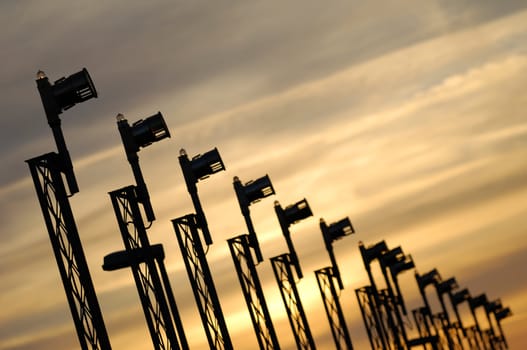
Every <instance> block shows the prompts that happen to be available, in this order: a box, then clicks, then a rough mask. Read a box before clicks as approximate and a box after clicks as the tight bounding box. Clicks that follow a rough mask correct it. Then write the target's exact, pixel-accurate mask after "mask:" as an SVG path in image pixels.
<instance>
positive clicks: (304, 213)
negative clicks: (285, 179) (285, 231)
mask: <svg viewBox="0 0 527 350" xmlns="http://www.w3.org/2000/svg"><path fill="white" fill-rule="evenodd" d="M275 207H276V206H275ZM282 213H283V218H284V221H285V223H286V224H287V226H291V225H293V224H296V223H297V222H299V221H301V220H304V219H306V218H308V217H310V216H313V212H312V211H311V208H310V207H309V204H308V203H307V200H306V199H305V198H304V199H302V200H301V201H298V202H296V203H295V204H291V205H288V206H287V207H286V208H285V209H283V210H282Z"/></svg>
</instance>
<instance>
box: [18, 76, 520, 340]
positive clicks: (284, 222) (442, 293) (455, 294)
mask: <svg viewBox="0 0 527 350" xmlns="http://www.w3.org/2000/svg"><path fill="white" fill-rule="evenodd" d="M36 82H37V87H38V91H39V93H40V96H41V100H42V103H43V106H44V110H45V113H46V117H47V121H48V124H49V126H50V127H51V129H52V132H53V136H54V139H55V143H56V146H57V150H58V151H57V152H51V153H47V154H44V155H41V156H39V157H35V158H32V159H29V160H27V161H26V162H27V163H28V165H29V168H30V172H31V175H32V178H33V182H34V185H35V189H36V192H37V197H38V200H39V203H40V206H41V210H42V213H43V216H44V221H45V224H46V228H47V230H48V234H49V237H50V241H51V245H52V248H53V252H54V254H55V259H56V261H57V265H58V269H59V273H60V275H61V278H62V282H63V285H64V289H65V292H66V297H67V300H68V303H69V307H70V311H71V314H72V317H73V321H74V324H75V329H76V331H77V336H78V339H79V343H80V348H81V349H83V350H88V349H100V350H110V349H111V345H110V341H109V337H108V334H107V332H106V328H105V325H104V321H103V318H102V312H101V310H100V307H99V304H98V301H97V297H96V293H95V289H94V286H93V282H92V280H91V277H90V273H89V270H88V265H87V262H86V258H85V256H84V252H83V248H82V245H81V242H80V238H79V234H78V232H77V228H76V224H75V220H74V217H73V213H72V210H71V207H70V204H69V197H70V196H73V195H74V194H75V193H77V192H79V188H78V184H77V181H76V178H75V174H74V170H73V164H72V161H71V157H70V155H69V152H68V150H67V147H66V142H65V140H64V136H63V133H62V129H61V120H60V118H59V115H60V114H61V113H63V112H64V111H66V110H69V109H70V108H72V107H73V106H75V105H76V104H79V103H82V102H84V101H87V100H90V99H92V98H95V97H97V91H96V89H95V86H94V84H93V81H92V79H91V77H90V75H89V74H88V71H87V70H86V69H85V68H84V69H82V70H81V71H79V72H77V73H75V74H72V75H70V76H68V77H63V78H61V79H59V80H57V81H55V82H54V83H53V84H51V83H50V82H49V80H48V78H47V76H46V75H45V73H44V72H42V71H39V72H38V73H37V81H36ZM117 128H118V131H119V134H120V137H121V141H122V143H123V147H124V150H125V153H126V158H127V160H128V162H129V163H130V166H131V168H132V173H133V176H134V179H135V182H136V184H135V185H130V186H125V187H122V188H119V189H117V190H114V191H111V192H109V195H110V200H111V203H112V206H113V210H114V213H115V216H116V220H117V224H118V227H119V231H120V234H121V238H122V240H123V244H124V248H125V249H124V250H119V251H115V252H112V253H110V254H107V255H106V256H105V257H104V261H103V265H102V268H103V270H104V271H115V270H119V269H124V268H130V270H131V272H132V276H133V278H134V281H135V284H136V287H137V292H138V295H139V300H140V303H141V306H142V308H143V313H144V316H145V320H146V323H147V326H148V330H149V332H150V336H151V339H152V343H153V347H154V349H156V350H165V349H167V350H168V349H182V350H185V349H189V344H188V341H187V338H186V335H185V331H184V327H183V321H182V319H181V317H180V315H179V311H178V307H177V304H176V300H175V297H174V293H173V290H172V287H171V282H170V278H169V275H168V272H167V270H166V267H165V250H164V248H163V245H161V244H151V243H150V239H149V237H148V234H147V229H148V228H150V226H151V225H152V223H153V221H155V220H156V217H155V213H154V209H153V207H152V204H151V201H150V194H149V192H148V188H147V186H146V182H145V180H144V178H143V174H142V171H141V168H140V166H139V156H138V153H139V151H140V150H141V149H143V148H146V147H148V146H149V145H151V144H153V143H156V142H158V141H161V140H163V139H165V138H170V137H171V134H170V131H169V129H168V127H167V124H166V122H165V120H164V118H163V115H162V114H161V112H158V113H156V114H154V115H151V116H149V117H146V118H144V119H139V120H138V121H136V122H134V123H132V124H129V123H128V120H127V119H126V118H125V117H124V116H123V115H122V114H118V115H117ZM178 160H179V164H180V166H181V170H182V173H183V177H184V180H185V184H186V187H187V190H188V192H189V195H190V197H191V200H192V204H193V207H194V213H191V214H188V215H184V216H181V217H179V218H176V219H173V220H172V224H173V227H174V231H175V234H176V237H177V241H178V244H179V247H180V250H181V255H182V258H183V261H184V264H185V268H186V270H187V274H188V277H189V282H190V285H191V288H192V292H193V294H194V298H195V301H196V305H197V308H198V311H199V314H200V318H201V321H202V325H203V328H204V331H205V335H206V337H207V341H208V344H209V347H210V349H215V350H232V349H233V344H232V341H231V339H230V335H229V332H228V329H227V324H226V321H225V317H224V315H223V311H222V309H221V305H220V300H219V296H218V293H217V291H216V287H215V285H214V281H213V277H212V271H211V269H210V267H209V264H208V262H207V259H206V254H207V252H208V249H209V248H210V246H211V245H212V244H213V239H212V235H211V232H210V229H209V227H208V223H207V219H206V216H205V213H204V210H203V207H202V205H201V201H200V198H199V196H198V188H197V183H198V182H200V181H203V180H204V179H206V178H208V177H210V176H211V175H213V174H216V173H218V172H220V171H223V170H225V165H224V163H223V160H222V158H221V156H220V153H219V151H218V149H217V148H214V149H212V150H209V151H207V152H205V153H202V154H198V155H196V156H194V157H192V158H189V157H188V155H187V152H186V151H185V150H184V149H181V150H180V152H179V158H178ZM64 179H65V180H66V183H65V182H64ZM66 185H67V186H66ZM233 187H234V192H235V195H236V198H237V200H238V204H239V207H240V210H241V213H242V215H243V217H244V220H245V224H246V226H247V233H246V234H241V235H238V236H235V237H232V238H230V239H228V240H227V244H228V246H229V250H230V253H231V256H232V259H233V262H234V267H235V270H236V273H237V276H238V280H239V283H240V286H241V290H242V293H243V296H244V299H245V302H246V305H247V309H248V312H249V315H250V318H251V321H252V324H253V328H254V332H255V334H256V338H257V341H258V345H259V348H260V349H265V350H271V349H279V348H280V345H279V342H278V337H277V334H276V332H275V329H274V326H273V323H272V319H271V314H270V312H269V309H268V307H267V302H266V300H265V296H264V293H263V288H262V284H261V282H260V279H259V276H258V272H257V265H259V264H260V263H261V262H262V261H263V254H262V250H261V247H260V243H259V241H258V237H257V234H256V232H255V228H254V225H253V222H252V219H251V216H250V206H251V205H252V204H254V203H256V202H258V201H260V200H262V199H264V198H266V197H268V196H271V195H274V194H275V190H274V188H273V185H272V183H271V180H270V178H269V176H268V175H265V176H262V177H260V178H257V179H256V180H254V181H248V182H246V183H242V181H241V180H240V179H239V178H238V177H234V179H233ZM141 206H142V208H143V212H142V211H141V210H140V208H141ZM274 210H275V213H276V216H277V219H278V222H279V225H280V229H281V231H282V234H283V236H284V239H285V241H286V244H287V249H288V252H286V253H284V254H280V255H278V256H275V257H272V258H271V259H270V262H271V266H272V269H273V272H274V275H275V278H276V281H277V284H278V287H279V289H280V294H281V297H282V301H283V303H284V306H285V308H286V312H287V316H288V319H289V323H290V326H291V329H292V331H293V335H294V338H295V342H296V346H297V348H298V349H299V350H304V349H315V348H316V346H315V341H314V338H313V335H312V334H311V330H310V327H309V324H308V321H307V316H306V313H305V310H304V307H303V305H302V302H301V300H300V293H299V291H298V287H297V280H301V279H302V278H303V272H302V268H301V265H300V259H299V256H298V255H297V252H296V250H295V247H294V244H293V240H292V237H291V232H290V227H291V226H292V225H294V224H296V223H298V222H300V221H302V220H304V219H307V218H309V217H311V216H312V215H313V213H312V211H311V208H310V207H309V204H308V202H307V200H306V199H302V200H300V201H298V202H296V203H293V204H291V205H289V206H286V207H285V208H283V207H282V206H281V205H280V203H279V202H278V201H275V203H274ZM143 214H144V215H143ZM144 218H146V221H145V219H144ZM145 222H147V224H145ZM319 228H320V231H321V233H322V237H323V241H324V246H325V249H326V251H327V253H328V256H329V260H330V263H331V264H330V266H326V267H323V268H321V269H318V270H316V271H314V273H315V277H316V279H317V284H318V287H319V290H320V293H321V296H322V301H323V304H324V308H325V311H326V315H327V318H328V321H329V325H330V329H331V332H332V335H333V339H334V342H335V346H336V348H337V349H338V350H343V349H347V350H351V349H353V346H352V342H351V337H350V335H349V331H348V328H347V326H346V322H345V317H344V312H343V310H342V307H341V304H340V299H339V298H340V295H339V292H340V291H342V290H343V289H344V283H343V278H342V276H341V273H340V271H339V267H338V264H337V259H336V257H335V253H334V251H333V244H334V243H335V242H336V241H338V240H340V239H342V238H344V237H347V236H350V235H351V234H353V233H355V229H354V227H353V225H352V223H351V221H350V219H349V218H348V217H345V218H343V219H341V220H339V221H336V222H333V223H331V224H326V222H325V220H324V219H322V218H321V219H320V222H319ZM202 239H203V241H204V243H205V245H206V249H204V246H203V243H202ZM359 251H360V254H361V258H362V261H363V263H364V268H365V270H366V273H367V275H368V279H369V285H366V286H363V287H361V288H358V289H356V290H355V294H356V297H357V299H358V302H359V307H360V312H361V315H362V318H363V321H364V325H365V327H366V332H367V334H368V338H369V340H370V345H371V348H372V349H373V350H399V349H410V348H413V347H418V348H424V349H432V350H444V349H449V350H459V349H461V350H463V349H479V350H495V349H499V350H501V349H507V348H508V345H507V342H506V339H505V335H504V332H503V329H502V325H501V322H502V321H503V320H504V319H505V318H508V317H510V316H511V315H512V312H511V310H510V308H508V307H504V306H503V305H502V302H501V300H500V299H495V300H492V301H491V300H489V299H488V298H487V295H486V294H479V295H477V296H472V295H471V293H470V292H469V291H468V289H466V288H465V289H460V288H459V285H458V282H457V280H456V278H455V277H451V278H448V279H442V278H441V275H440V274H439V272H438V271H437V269H432V270H431V271H429V272H427V273H424V274H419V273H418V272H417V271H415V269H416V266H415V263H414V260H413V258H412V256H411V255H407V254H405V253H404V252H403V249H402V248H401V247H400V246H398V247H396V248H393V249H390V248H389V247H388V245H387V244H386V242H385V241H384V240H383V241H380V242H377V243H375V244H373V245H370V246H365V245H364V244H363V243H362V242H360V243H359ZM374 262H377V263H378V265H379V267H380V272H381V274H382V279H383V281H382V282H381V283H382V286H383V287H382V288H379V285H378V283H377V282H378V281H376V280H375V278H374V274H373V272H372V264H373V263H374ZM293 267H294V269H293ZM293 270H294V271H295V272H296V277H295V276H294V273H293ZM412 270H413V271H414V273H415V282H416V287H417V288H418V290H419V293H420V297H421V299H422V301H423V305H422V306H420V307H418V308H416V309H413V310H410V312H408V311H407V308H406V303H405V299H404V295H403V293H402V289H401V286H400V282H399V277H400V275H401V274H403V273H405V272H409V271H412ZM430 290H432V294H433V295H432V296H431V295H430ZM430 297H433V298H437V300H438V302H439V306H440V310H434V309H433V308H432V303H430V300H429V298H430ZM463 304H464V306H466V307H467V308H468V310H469V311H470V315H471V317H472V323H471V324H464V323H466V322H464V321H466V320H465V319H462V317H461V312H460V310H459V308H460V306H461V305H463ZM451 310H453V311H454V312H453V313H452V312H451ZM409 313H411V314H412V315H413V322H412V320H411V319H410V317H409ZM482 315H483V317H484V319H482ZM412 323H413V324H412ZM414 325H415V328H414V329H415V330H416V331H414V334H415V332H417V333H418V337H414V338H412V333H411V332H408V331H409V330H410V327H413V326H414Z"/></svg>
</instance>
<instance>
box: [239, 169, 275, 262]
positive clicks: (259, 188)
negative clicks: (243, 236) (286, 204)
mask: <svg viewBox="0 0 527 350" xmlns="http://www.w3.org/2000/svg"><path fill="white" fill-rule="evenodd" d="M233 186H234V191H235V192H236V197H237V198H238V203H239V204H240V209H241V211H242V215H243V217H244V218H245V223H246V224H247V230H248V231H249V244H250V246H251V247H252V248H253V249H254V252H255V255H256V260H257V261H258V262H262V261H263V256H262V251H261V250H260V244H259V243H258V237H257V236H256V232H255V231H254V226H253V223H252V220H251V217H250V211H249V206H250V205H251V204H253V203H256V202H258V201H260V200H261V199H263V198H265V197H269V196H271V195H273V194H275V192H274V188H273V185H272V183H271V180H270V179H269V175H265V176H262V177H261V178H259V179H256V180H254V181H249V182H247V183H246V184H245V185H244V184H242V182H241V181H240V179H239V178H238V177H237V176H235V177H234V179H233Z"/></svg>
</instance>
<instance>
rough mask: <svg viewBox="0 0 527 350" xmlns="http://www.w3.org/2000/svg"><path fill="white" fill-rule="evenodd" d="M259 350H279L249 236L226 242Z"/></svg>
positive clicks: (241, 236)
mask: <svg viewBox="0 0 527 350" xmlns="http://www.w3.org/2000/svg"><path fill="white" fill-rule="evenodd" d="M227 242H228V243H229V248H230V251H231V255H232V259H233V261H234V266H235V267H236V272H237V274H238V279H239V281H240V285H241V288H242V292H243V296H244V298H245V302H246V303H247V308H248V309H249V314H250V315H251V320H252V323H253V327H254V332H255V333H256V338H257V339H258V344H259V345H260V349H262V350H263V349H266V350H267V349H280V346H279V344H278V339H277V337H276V333H275V331H274V327H273V323H272V321H271V316H270V314H269V310H268V309H267V304H266V302H265V298H264V294H263V290H262V285H261V284H260V279H259V278H258V273H257V272H256V266H255V264H254V260H253V257H252V254H251V250H250V242H249V236H248V235H246V234H244V235H240V236H237V237H234V238H231V239H229V240H227Z"/></svg>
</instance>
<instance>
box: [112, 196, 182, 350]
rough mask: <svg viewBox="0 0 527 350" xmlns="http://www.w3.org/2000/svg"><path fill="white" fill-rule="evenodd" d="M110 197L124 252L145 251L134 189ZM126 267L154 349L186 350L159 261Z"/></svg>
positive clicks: (148, 259)
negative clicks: (137, 295)
mask: <svg viewBox="0 0 527 350" xmlns="http://www.w3.org/2000/svg"><path fill="white" fill-rule="evenodd" d="M110 198H111V201H112V205H113V208H114V211H115V215H116V218H117V222H118V225H119V230H120V232H121V236H122V238H123V243H124V246H125V249H126V251H127V252H129V253H130V254H132V252H134V251H137V250H140V249H143V250H145V251H148V250H149V249H150V248H151V245H150V242H149V240H148V236H147V234H146V228H145V226H144V223H143V219H142V217H141V212H140V211H139V205H138V200H137V194H136V191H135V187H134V186H127V187H123V188H121V189H118V190H115V191H113V192H110ZM163 258H164V257H163ZM130 267H131V269H132V274H133V276H134V280H135V283H136V286H137V292H138V293H139V298H140V300H141V304H142V307H143V312H144V315H145V318H146V322H147V324H148V329H149V331H150V336H151V338H152V342H153V345H154V348H155V349H156V350H158V349H159V350H161V349H188V344H187V341H186V337H185V334H184V332H183V327H182V324H181V319H180V317H179V313H178V311H177V306H176V305H175V300H174V297H173V294H172V289H171V287H170V285H169V284H168V278H167V276H166V271H165V267H164V262H163V261H162V259H156V258H154V256H153V255H150V256H148V255H147V256H146V257H145V261H144V263H132V264H131V265H130ZM174 323H175V324H176V328H174ZM176 329H177V333H176Z"/></svg>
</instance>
